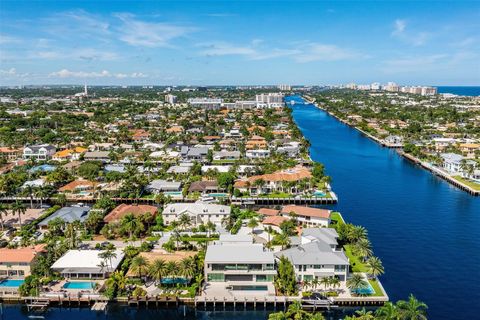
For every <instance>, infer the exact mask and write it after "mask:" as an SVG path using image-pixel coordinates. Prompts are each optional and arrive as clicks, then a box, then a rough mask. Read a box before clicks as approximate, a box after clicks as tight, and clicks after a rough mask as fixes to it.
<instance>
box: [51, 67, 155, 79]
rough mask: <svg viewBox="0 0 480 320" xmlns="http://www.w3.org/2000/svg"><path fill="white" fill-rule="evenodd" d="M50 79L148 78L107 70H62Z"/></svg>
mask: <svg viewBox="0 0 480 320" xmlns="http://www.w3.org/2000/svg"><path fill="white" fill-rule="evenodd" d="M48 76H49V77H54V78H117V79H125V78H146V77H148V76H147V75H146V74H143V73H141V72H134V73H132V74H130V75H128V74H125V73H111V72H110V71H107V70H102V71H100V72H95V71H92V72H86V71H70V70H68V69H62V70H60V71H56V72H52V73H50V74H49V75H48Z"/></svg>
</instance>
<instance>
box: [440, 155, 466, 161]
mask: <svg viewBox="0 0 480 320" xmlns="http://www.w3.org/2000/svg"><path fill="white" fill-rule="evenodd" d="M440 156H441V157H442V158H443V160H444V161H448V162H460V161H462V159H463V156H462V155H460V154H456V153H442V154H440Z"/></svg>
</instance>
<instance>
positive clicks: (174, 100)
mask: <svg viewBox="0 0 480 320" xmlns="http://www.w3.org/2000/svg"><path fill="white" fill-rule="evenodd" d="M165 102H166V103H169V104H175V103H177V96H174V95H173V94H166V95H165Z"/></svg>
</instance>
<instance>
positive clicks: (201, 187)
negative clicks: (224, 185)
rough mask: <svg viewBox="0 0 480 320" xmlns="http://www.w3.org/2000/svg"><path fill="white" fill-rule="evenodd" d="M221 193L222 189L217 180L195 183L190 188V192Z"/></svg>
mask: <svg viewBox="0 0 480 320" xmlns="http://www.w3.org/2000/svg"><path fill="white" fill-rule="evenodd" d="M219 191H220V189H219V187H218V182H217V181H216V180H203V181H194V182H192V183H191V184H190V187H189V188H188V192H200V193H212V192H219Z"/></svg>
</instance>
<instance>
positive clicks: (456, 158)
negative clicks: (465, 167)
mask: <svg viewBox="0 0 480 320" xmlns="http://www.w3.org/2000/svg"><path fill="white" fill-rule="evenodd" d="M440 157H442V159H443V165H442V166H443V168H444V169H445V170H447V171H448V172H451V173H456V172H461V171H462V168H461V167H462V160H463V159H464V158H463V156H462V155H460V154H456V153H442V154H441V155H440Z"/></svg>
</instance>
